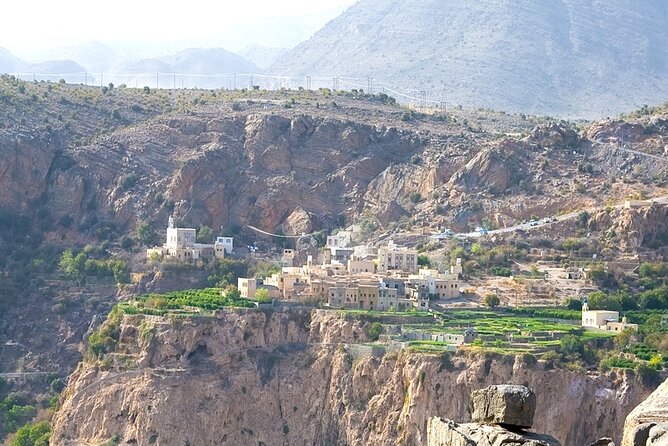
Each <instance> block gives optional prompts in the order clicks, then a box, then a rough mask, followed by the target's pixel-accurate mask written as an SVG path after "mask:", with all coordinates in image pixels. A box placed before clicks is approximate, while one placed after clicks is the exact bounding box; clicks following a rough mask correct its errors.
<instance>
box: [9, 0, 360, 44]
mask: <svg viewBox="0 0 668 446" xmlns="http://www.w3.org/2000/svg"><path fill="white" fill-rule="evenodd" d="M356 1H357V0H324V1H316V0H249V1H238V0H237V1H234V2H231V1H229V0H219V1H205V0H188V1H186V2H169V3H168V2H160V3H159V4H158V3H157V2H152V1H145V0H143V1H142V0H115V1H113V2H100V3H97V2H92V1H91V0H85V1H84V0H61V1H53V0H33V1H31V2H30V3H28V4H26V3H23V2H6V4H3V7H2V9H3V13H2V16H3V19H2V20H0V47H3V48H6V49H8V50H10V51H11V52H12V53H14V54H16V55H18V56H20V57H21V56H22V57H26V56H28V57H30V56H31V55H33V56H36V55H39V54H40V53H42V52H45V50H46V49H49V48H57V47H60V46H71V45H77V44H79V43H83V42H87V41H99V42H104V43H113V42H144V43H146V45H147V47H149V48H155V49H156V51H158V47H160V46H162V47H165V48H166V47H175V46H184V45H185V46H208V47H213V46H220V47H224V48H225V47H226V49H230V50H233V51H235V50H239V49H242V48H244V47H247V46H252V45H261V46H283V47H284V46H294V45H296V44H297V43H299V42H300V41H302V40H306V39H308V38H309V37H310V36H311V35H312V34H313V33H314V32H315V31H317V30H318V29H320V28H321V27H322V26H323V25H324V24H325V23H327V22H328V21H329V20H331V19H333V18H335V17H336V16H337V15H339V14H340V13H341V12H343V11H344V10H345V9H346V8H347V7H349V6H351V5H352V4H354V3H356ZM172 5H173V6H172ZM161 49H164V48H161Z"/></svg>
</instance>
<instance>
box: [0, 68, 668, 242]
mask: <svg viewBox="0 0 668 446" xmlns="http://www.w3.org/2000/svg"><path fill="white" fill-rule="evenodd" d="M0 87H2V90H0V91H2V92H3V93H2V96H1V97H2V99H3V108H2V110H3V120H2V121H1V122H0V147H1V148H2V153H1V157H0V185H1V186H2V188H1V189H0V207H1V208H2V209H3V210H4V212H7V213H9V214H11V215H15V216H18V215H24V216H27V217H30V218H34V217H35V215H36V214H35V209H37V211H38V214H39V215H41V216H42V218H41V220H40V222H41V225H42V229H43V230H42V231H41V235H43V236H45V237H46V238H47V239H51V240H54V241H55V240H63V238H67V239H69V240H70V241H79V242H84V241H87V240H90V239H91V238H94V237H97V236H98V235H99V234H100V231H102V232H105V233H106V234H107V236H108V237H110V239H114V238H115V237H120V236H122V235H124V234H126V233H127V232H128V231H131V230H132V229H133V228H134V227H135V225H136V224H137V223H138V222H139V221H141V220H146V221H148V222H150V223H151V224H152V225H154V226H155V227H156V228H162V227H163V226H164V222H165V221H166V220H167V216H168V215H170V214H175V215H176V217H177V218H178V220H179V221H181V222H183V223H184V224H188V225H194V226H198V225H200V224H206V225H209V226H210V227H213V228H222V229H223V230H225V231H227V232H231V233H234V234H235V235H238V236H242V237H243V236H246V237H250V236H251V234H252V233H249V232H248V231H247V225H254V226H257V227H260V228H263V229H265V230H268V231H274V232H275V231H284V232H287V233H301V232H312V231H319V230H331V229H333V228H335V227H338V226H342V225H344V224H352V223H359V222H363V221H367V222H370V223H372V224H373V225H374V226H377V227H379V228H381V229H387V228H394V227H396V226H397V225H403V226H407V227H412V226H415V225H417V226H418V227H419V226H421V225H432V226H434V227H435V226H437V225H438V224H447V225H452V226H454V227H455V228H458V229H461V230H465V229H471V228H472V227H474V226H475V225H476V224H479V223H480V222H482V221H483V220H484V219H489V220H496V221H497V222H502V224H510V223H514V222H517V221H519V220H522V219H526V218H528V217H529V216H530V215H532V214H535V215H537V216H538V217H543V216H547V215H552V214H556V213H558V212H560V211H563V210H567V209H571V210H576V209H581V208H586V207H588V206H594V205H597V204H601V203H603V202H606V201H607V200H619V199H622V198H624V197H627V196H628V194H629V193H631V192H634V193H638V192H639V191H642V192H643V193H646V194H653V193H660V192H662V188H664V187H665V186H666V184H667V183H666V181H667V180H668V176H667V175H668V164H667V163H665V162H656V160H655V159H653V158H651V157H649V156H643V155H642V154H643V153H648V154H653V155H654V156H662V155H663V150H664V146H665V145H666V144H668V119H667V118H666V111H665V109H663V108H657V109H656V110H654V111H653V113H654V114H652V113H650V111H649V110H645V111H644V112H643V113H640V114H638V115H637V117H635V118H629V120H627V121H611V120H607V121H601V122H598V123H595V124H594V125H593V126H591V127H590V128H589V129H588V133H587V132H586V131H585V130H587V129H580V128H577V127H576V126H574V125H572V124H568V123H566V122H558V121H554V120H544V119H543V120H538V119H533V118H527V117H525V116H513V115H507V114H494V113H488V112H479V113H478V114H471V113H468V114H467V112H465V111H454V113H453V114H451V115H449V116H448V117H444V116H429V115H418V114H411V113H409V112H406V111H405V110H404V109H402V108H399V107H396V106H393V105H385V104H383V102H382V100H383V98H380V99H379V98H378V97H375V98H371V99H370V98H362V97H355V96H353V95H342V96H337V97H332V96H327V95H328V94H329V93H327V92H324V93H306V92H300V93H289V92H278V93H271V94H267V93H262V92H252V93H244V92H237V93H225V92H221V91H218V92H216V91H191V92H187V91H185V92H184V91H180V92H178V93H177V92H165V91H158V92H153V91H149V92H142V91H138V90H134V89H112V90H111V91H106V92H105V91H101V90H100V89H98V88H92V87H88V88H85V87H72V86H67V85H63V84H28V83H19V84H12V81H10V80H9V78H6V79H4V80H2V81H1V83H0ZM619 134H624V135H625V136H624V137H625V147H624V148H621V149H620V148H619V144H618V143H617V142H616V140H617V139H618V137H617V135H619ZM629 148H633V149H631V150H636V152H635V153H634V152H633V151H630V152H629ZM643 151H644V152H643ZM105 228H106V229H105ZM96 234H97V235H96Z"/></svg>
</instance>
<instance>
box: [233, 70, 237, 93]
mask: <svg viewBox="0 0 668 446" xmlns="http://www.w3.org/2000/svg"><path fill="white" fill-rule="evenodd" d="M233 76H234V89H235V90H236V89H237V73H234V74H233Z"/></svg>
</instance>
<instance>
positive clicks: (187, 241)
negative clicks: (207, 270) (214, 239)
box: [146, 216, 225, 261]
mask: <svg viewBox="0 0 668 446" xmlns="http://www.w3.org/2000/svg"><path fill="white" fill-rule="evenodd" d="M219 238H225V237H219ZM155 255H158V256H159V257H164V258H168V259H175V260H182V261H192V260H200V259H202V260H204V259H212V258H214V257H216V258H223V257H225V248H224V247H223V249H221V250H217V249H216V245H214V244H209V243H197V230H196V229H194V228H178V227H176V226H174V217H172V216H170V217H169V223H168V225H167V235H166V237H165V244H164V245H162V247H159V248H149V249H147V250H146V256H147V257H149V258H151V257H153V256H155Z"/></svg>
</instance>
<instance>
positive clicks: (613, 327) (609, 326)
mask: <svg viewBox="0 0 668 446" xmlns="http://www.w3.org/2000/svg"><path fill="white" fill-rule="evenodd" d="M582 326H583V327H589V328H598V329H599V330H608V331H617V332H619V331H622V330H624V329H625V328H632V329H633V330H636V331H638V324H629V323H628V322H627V320H626V317H623V318H622V321H621V322H620V321H619V311H609V310H590V309H589V304H588V303H587V299H585V301H584V304H583V305H582Z"/></svg>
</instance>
